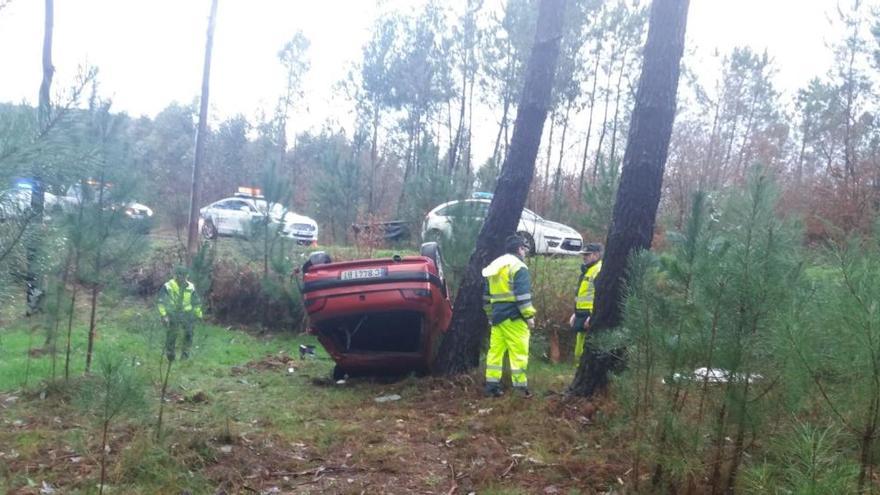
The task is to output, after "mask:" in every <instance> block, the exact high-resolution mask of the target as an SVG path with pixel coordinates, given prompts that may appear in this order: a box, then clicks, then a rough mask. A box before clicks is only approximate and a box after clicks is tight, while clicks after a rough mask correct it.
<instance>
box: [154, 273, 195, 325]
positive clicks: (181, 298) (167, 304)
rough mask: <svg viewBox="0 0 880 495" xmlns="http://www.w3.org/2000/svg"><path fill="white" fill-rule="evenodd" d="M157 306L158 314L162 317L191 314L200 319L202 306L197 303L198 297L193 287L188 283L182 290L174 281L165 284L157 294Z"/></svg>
mask: <svg viewBox="0 0 880 495" xmlns="http://www.w3.org/2000/svg"><path fill="white" fill-rule="evenodd" d="M157 306H158V308H159V314H160V315H162V316H168V313H172V314H187V313H191V314H193V315H194V316H195V317H196V318H201V317H202V305H201V302H200V301H199V295H198V294H197V293H196V288H195V286H194V285H193V284H192V282H189V281H187V282H186V286H185V287H183V289H181V287H180V286H179V285H178V284H177V280H175V279H171V280H169V281H168V282H166V283H165V285H163V286H162V290H161V291H160V292H159V302H158V304H157Z"/></svg>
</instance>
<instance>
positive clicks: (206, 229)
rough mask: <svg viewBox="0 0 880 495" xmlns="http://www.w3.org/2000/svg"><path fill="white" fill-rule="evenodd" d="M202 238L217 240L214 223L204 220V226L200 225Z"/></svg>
mask: <svg viewBox="0 0 880 495" xmlns="http://www.w3.org/2000/svg"><path fill="white" fill-rule="evenodd" d="M202 236H203V237H204V238H205V239H216V238H217V227H215V226H214V222H213V221H211V220H210V219H209V220H205V224H204V225H202Z"/></svg>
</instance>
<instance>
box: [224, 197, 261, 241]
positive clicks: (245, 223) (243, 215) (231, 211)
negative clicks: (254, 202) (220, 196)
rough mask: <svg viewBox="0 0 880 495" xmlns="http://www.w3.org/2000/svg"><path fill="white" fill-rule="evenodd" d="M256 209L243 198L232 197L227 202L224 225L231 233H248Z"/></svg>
mask: <svg viewBox="0 0 880 495" xmlns="http://www.w3.org/2000/svg"><path fill="white" fill-rule="evenodd" d="M255 213H256V209H254V207H253V206H251V205H250V204H248V202H247V201H244V200H241V199H230V200H229V201H227V202H226V209H225V211H224V214H223V217H224V225H225V227H226V229H227V231H228V232H229V233H230V234H234V235H247V234H248V233H249V232H250V226H251V221H252V219H253V217H254V214H255Z"/></svg>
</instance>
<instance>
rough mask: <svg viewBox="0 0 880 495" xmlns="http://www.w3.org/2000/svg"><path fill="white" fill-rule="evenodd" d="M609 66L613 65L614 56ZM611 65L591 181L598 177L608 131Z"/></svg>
mask: <svg viewBox="0 0 880 495" xmlns="http://www.w3.org/2000/svg"><path fill="white" fill-rule="evenodd" d="M609 64H614V54H613V53H612V58H611V61H610V62H609ZM612 68H613V65H609V70H608V82H607V83H606V84H605V105H604V107H605V108H604V109H603V110H602V113H603V115H602V125H601V126H600V127H599V142H598V143H597V144H596V159H595V160H593V180H596V177H597V176H598V175H599V163H600V162H601V161H602V157H603V155H602V143H604V142H605V133H606V132H607V131H608V106H609V104H610V103H611V73H612V70H611V69H612Z"/></svg>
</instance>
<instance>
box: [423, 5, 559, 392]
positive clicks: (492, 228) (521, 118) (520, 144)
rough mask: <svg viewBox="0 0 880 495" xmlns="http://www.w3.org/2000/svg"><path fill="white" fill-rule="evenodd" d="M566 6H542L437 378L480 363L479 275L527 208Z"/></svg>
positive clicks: (482, 326) (483, 324) (439, 358)
mask: <svg viewBox="0 0 880 495" xmlns="http://www.w3.org/2000/svg"><path fill="white" fill-rule="evenodd" d="M565 3H566V2H565V0H542V1H541V4H540V7H539V10H538V24H537V30H536V32H535V42H534V45H533V47H532V52H531V55H530V56H529V62H528V67H527V71H526V77H525V85H524V87H523V92H522V96H521V99H520V103H519V107H518V108H517V112H516V122H515V124H514V129H513V138H512V140H511V143H510V153H508V154H507V157H506V158H505V160H504V165H503V166H502V167H501V174H500V175H499V177H498V185H497V187H496V188H495V196H494V198H493V199H492V203H491V205H490V206H489V213H488V215H487V216H486V221H485V223H484V224H483V227H482V229H480V234H479V236H478V237H477V243H476V247H475V248H474V252H473V253H472V254H471V258H470V261H469V263H468V267H467V270H466V272H465V277H464V282H463V283H462V286H461V289H460V290H459V292H458V296H457V297H456V298H455V311H454V312H453V314H452V322H451V323H450V326H449V331H448V332H447V334H446V337H445V338H444V339H443V342H442V344H441V346H440V351H439V354H438V356H437V361H436V363H435V372H437V373H441V374H447V375H450V374H456V373H463V372H466V371H468V370H470V369H472V368H475V367H477V366H478V365H479V363H480V349H481V344H482V343H483V341H484V339H485V336H486V329H487V328H486V327H487V325H486V315H485V313H484V312H483V302H482V292H483V278H482V276H481V275H480V270H481V269H482V268H483V267H484V266H486V264H488V263H489V262H490V261H491V260H492V259H493V258H495V257H496V256H498V255H500V254H501V252H502V248H503V243H504V238H505V237H506V236H508V235H510V234H513V233H515V232H516V226H517V224H518V223H519V217H520V215H521V214H522V209H523V206H525V202H526V197H527V196H528V193H529V186H530V185H531V183H532V177H533V176H534V173H535V159H536V158H537V156H538V146H539V145H540V143H541V134H542V133H543V131H544V122H545V121H546V119H547V111H548V109H549V108H550V93H551V90H552V86H553V78H554V73H555V72H556V63H557V60H558V58H559V42H560V39H561V37H562V20H563V16H564V12H565Z"/></svg>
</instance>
